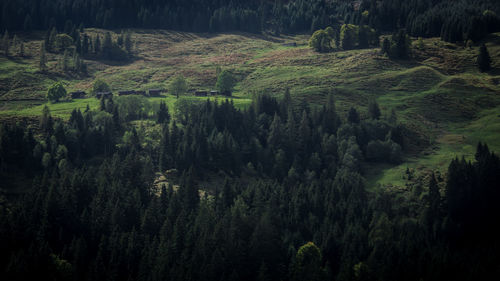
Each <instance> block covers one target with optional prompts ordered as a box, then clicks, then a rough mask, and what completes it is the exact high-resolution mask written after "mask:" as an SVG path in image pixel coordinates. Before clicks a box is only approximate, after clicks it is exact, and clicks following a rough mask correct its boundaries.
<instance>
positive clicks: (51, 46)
mask: <svg viewBox="0 0 500 281" xmlns="http://www.w3.org/2000/svg"><path fill="white" fill-rule="evenodd" d="M56 36H57V30H56V28H55V27H53V28H52V31H50V37H49V45H48V46H47V48H48V50H50V51H54V48H55V44H56Z"/></svg>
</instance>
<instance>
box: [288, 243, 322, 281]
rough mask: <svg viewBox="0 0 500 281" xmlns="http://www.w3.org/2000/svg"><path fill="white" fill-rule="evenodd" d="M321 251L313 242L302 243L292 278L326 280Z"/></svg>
mask: <svg viewBox="0 0 500 281" xmlns="http://www.w3.org/2000/svg"><path fill="white" fill-rule="evenodd" d="M321 259H322V257H321V251H320V250H319V248H318V247H317V246H316V245H315V244H314V243H313V242H308V243H306V244H304V245H302V246H301V247H300V248H299V250H298V251H297V254H296V256H295V262H294V265H293V273H292V278H291V279H292V280H310V281H319V280H324V277H325V276H324V271H323V269H322V268H321Z"/></svg>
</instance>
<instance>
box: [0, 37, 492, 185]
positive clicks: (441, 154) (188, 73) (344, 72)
mask: <svg viewBox="0 0 500 281" xmlns="http://www.w3.org/2000/svg"><path fill="white" fill-rule="evenodd" d="M86 32H87V33H90V34H92V33H97V32H99V33H101V32H103V30H97V29H88V30H86ZM41 36H42V34H20V35H18V37H19V38H20V39H21V40H23V41H24V42H25V43H26V50H27V53H28V54H29V55H30V56H28V57H26V58H19V57H16V56H13V57H10V58H8V59H7V58H5V57H3V56H2V57H0V118H10V117H12V116H16V117H34V116H37V115H39V114H40V112H41V109H42V107H43V104H45V100H44V96H45V92H46V89H47V87H48V86H49V85H50V84H52V83H53V82H54V81H62V82H63V83H64V84H65V85H66V88H67V90H68V91H73V90H85V91H87V92H88V91H89V90H90V88H91V85H92V82H93V81H94V79H96V78H100V79H103V80H105V81H107V82H108V83H109V84H110V85H111V87H112V89H113V90H114V91H119V90H127V89H142V90H146V89H149V88H165V87H166V85H167V84H168V82H169V81H170V79H172V77H173V76H175V75H176V74H179V73H181V74H183V75H184V76H185V77H187V79H188V82H189V87H190V89H191V90H194V89H207V90H208V89H212V88H213V87H214V85H215V81H216V75H215V72H216V67H217V66H220V67H222V68H223V69H228V70H231V71H232V72H233V73H234V74H235V76H236V77H237V80H238V83H237V85H236V88H235V93H234V96H235V100H234V102H235V104H237V105H238V106H242V107H244V106H245V105H246V104H248V103H249V102H250V100H251V95H252V94H253V93H262V92H267V93H271V94H273V95H282V94H283V92H284V90H285V89H286V88H290V91H291V94H292V96H293V98H294V100H295V101H297V102H300V101H301V100H302V99H306V100H307V101H309V102H313V103H316V104H321V103H323V102H324V101H325V99H326V95H327V94H328V93H330V92H333V93H334V95H335V98H336V101H337V106H338V108H339V111H340V112H342V113H345V112H346V111H347V110H348V109H349V107H350V106H356V107H358V108H359V111H360V112H361V115H362V117H363V116H365V115H366V113H365V112H366V105H367V103H368V100H369V99H370V98H376V99H377V101H378V102H379V104H380V106H381V109H382V111H383V114H388V113H389V112H390V110H391V109H395V110H396V112H397V115H398V120H399V121H400V122H401V123H403V124H404V125H405V126H406V127H407V128H409V129H410V130H411V131H412V132H414V137H412V138H410V141H411V143H412V146H411V147H412V149H410V150H409V153H408V158H407V159H406V160H407V161H406V162H405V163H404V164H402V165H398V166H390V165H381V166H377V167H373V169H370V170H371V173H370V174H369V175H367V177H368V180H369V183H370V185H372V186H376V185H378V184H381V185H388V184H393V185H399V186H404V184H405V180H404V179H403V178H402V174H403V173H404V171H405V170H406V168H410V169H413V170H416V171H425V170H427V169H431V168H432V169H440V170H442V171H445V169H446V167H447V164H448V163H449V160H450V159H452V158H453V157H455V156H460V155H462V154H465V155H468V156H469V157H471V156H472V152H473V151H474V147H475V144H476V143H477V142H478V141H484V142H487V143H488V145H489V146H490V148H491V149H492V150H494V151H497V152H498V151H500V34H493V35H491V36H490V37H489V38H487V40H486V43H487V46H488V48H489V51H490V55H491V57H492V59H493V70H492V71H491V72H490V73H480V72H478V70H477V68H476V66H475V58H476V56H477V53H478V48H477V47H472V48H465V47H462V46H458V45H454V44H449V43H444V42H442V41H440V40H439V39H436V38H432V39H425V40H424V46H423V48H422V46H420V47H417V44H416V43H414V48H413V54H412V56H413V59H412V60H410V61H394V60H389V59H388V58H387V57H385V56H383V55H381V54H380V52H379V50H378V49H365V50H352V51H343V52H334V53H327V54H320V53H316V52H314V51H312V50H311V49H310V48H309V47H308V46H307V40H308V36H307V35H297V36H288V37H287V36H282V37H272V36H257V35H249V34H194V33H179V32H170V31H161V30H155V31H151V30H135V31H134V32H133V35H132V39H133V41H134V42H135V46H134V56H135V58H134V60H132V61H131V62H129V63H125V64H116V63H109V62H101V61H86V63H87V64H88V68H89V75H88V76H81V75H77V74H65V73H62V72H61V71H59V70H58V61H59V60H60V55H55V54H49V56H48V59H49V63H48V65H49V72H48V73H40V72H39V71H38V70H37V67H36V65H37V63H38V56H39V54H38V52H39V44H40V42H41V39H42V38H41ZM288 42H296V43H297V47H290V46H285V45H284V43H288ZM159 99H160V98H157V99H152V101H153V102H158V101H159ZM162 99H164V100H165V101H166V102H167V104H169V105H172V104H173V103H174V102H175V98H174V97H172V96H167V97H164V98H162ZM191 99H204V98H195V97H191ZM87 104H88V105H89V106H90V107H96V106H97V105H98V102H97V100H95V99H93V98H89V99H84V100H75V101H72V102H66V103H59V104H50V105H49V107H50V108H51V110H52V111H53V113H54V114H55V115H56V116H58V117H62V118H64V117H67V116H68V114H69V112H71V110H72V109H73V108H75V107H79V108H85V107H86V106H87Z"/></svg>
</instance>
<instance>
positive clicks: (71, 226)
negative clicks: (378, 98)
mask: <svg viewBox="0 0 500 281" xmlns="http://www.w3.org/2000/svg"><path fill="white" fill-rule="evenodd" d="M158 117H159V119H158V120H157V122H158V123H159V125H157V130H156V131H148V130H147V129H146V128H144V127H139V128H136V127H131V126H129V125H127V124H128V123H127V121H130V120H133V119H136V118H140V117H139V116H137V117H134V116H130V115H127V114H126V112H124V110H123V109H121V106H120V102H119V101H117V102H113V100H112V99H110V100H108V101H104V100H103V102H102V105H101V108H100V109H99V110H95V111H94V110H88V111H85V112H81V111H79V110H75V111H73V112H72V114H71V117H70V119H69V121H68V122H67V123H66V122H61V121H59V120H55V119H54V118H52V116H51V113H50V111H49V110H45V111H44V113H43V115H42V116H41V117H40V123H39V127H38V130H39V133H40V134H41V136H42V137H41V138H39V139H35V138H34V133H35V132H34V131H33V130H32V129H30V128H27V127H26V126H23V125H22V124H18V125H15V126H12V125H6V126H2V130H1V132H0V137H1V138H0V139H1V143H0V160H1V162H0V164H1V165H0V167H1V176H2V181H5V180H9V179H10V178H11V177H10V176H9V175H11V174H12V173H20V174H19V176H24V177H26V178H33V184H32V188H31V189H30V190H29V191H27V192H26V193H25V194H23V195H22V196H21V197H20V198H19V200H16V201H14V202H10V203H8V204H3V205H2V209H1V212H0V214H1V217H0V224H1V228H0V229H1V233H0V235H1V237H0V238H1V239H0V241H1V244H0V245H1V247H2V249H1V251H0V252H1V255H0V260H1V264H2V268H1V270H2V276H4V277H5V278H6V279H5V280H30V279H34V278H39V277H40V276H42V277H44V278H46V279H47V280H201V279H204V280H438V279H439V280H471V279H477V280H488V279H489V278H490V277H491V276H492V275H491V274H498V267H497V265H498V261H499V259H498V253H499V250H500V248H499V244H498V235H499V234H500V233H498V228H497V227H496V222H497V221H498V219H499V217H500V208H499V205H498V204H497V202H496V201H497V198H498V197H499V195H500V194H499V192H500V190H499V189H498V187H499V186H500V162H499V158H498V156H497V155H495V154H494V153H491V152H490V151H489V149H488V147H487V145H485V144H481V143H480V144H478V146H477V152H476V156H475V160H474V161H472V162H471V161H465V160H464V159H456V160H453V161H452V162H451V163H450V164H449V168H448V173H447V176H446V178H442V177H441V175H435V174H430V175H429V176H428V177H427V178H425V179H422V182H421V184H418V185H415V186H412V187H411V190H412V191H411V192H409V193H406V194H403V195H404V196H400V195H399V194H398V193H394V192H380V193H376V194H373V193H370V192H369V191H367V189H366V185H365V181H364V177H363V173H364V172H365V171H364V170H363V168H362V166H361V165H360V164H361V161H364V160H365V159H366V160H368V161H390V162H398V161H401V149H402V147H401V145H404V139H405V132H404V130H401V128H399V127H398V126H397V123H395V122H394V120H393V118H394V116H392V118H387V120H385V119H382V118H380V116H379V115H377V114H375V115H371V118H368V119H365V120H362V121H360V119H359V113H358V112H356V110H355V109H352V110H351V111H350V112H349V116H340V115H339V114H338V113H337V111H336V108H335V105H334V102H333V98H332V97H331V96H330V98H329V100H328V102H327V103H326V105H324V106H323V107H320V108H310V107H309V105H308V104H307V103H302V104H300V105H293V104H292V103H291V99H290V96H289V95H287V94H285V98H284V99H283V100H280V101H277V100H276V99H275V98H272V97H270V96H266V95H264V96H259V97H258V98H257V99H255V100H254V102H253V103H252V104H251V106H250V107H249V108H248V109H246V110H243V111H241V110H237V109H236V108H235V107H234V105H233V104H232V103H231V102H229V101H224V102H221V103H220V104H219V103H216V102H210V101H206V102H200V103H193V104H190V105H185V106H183V107H182V109H181V110H178V111H177V112H176V113H175V116H171V113H169V112H168V109H166V107H161V109H160V110H159V112H158ZM172 117H175V120H173V121H172V120H170V119H171V118H172ZM154 136H156V139H158V140H159V141H158V142H154V141H152V139H153V140H154ZM174 169H175V170H174ZM157 170H169V171H170V172H169V174H172V176H175V175H174V174H177V177H178V178H179V185H176V186H173V185H170V184H168V183H167V184H161V185H154V184H153V180H154V178H155V177H154V176H155V171H157ZM213 174H218V175H223V176H224V178H225V179H224V181H223V182H220V183H219V184H214V185H213V186H210V187H208V188H206V189H205V190H203V191H201V190H199V189H198V187H197V185H196V184H195V183H196V182H198V181H200V180H204V179H205V180H206V179H208V178H210V177H211V175H213ZM305 241H311V242H310V243H305Z"/></svg>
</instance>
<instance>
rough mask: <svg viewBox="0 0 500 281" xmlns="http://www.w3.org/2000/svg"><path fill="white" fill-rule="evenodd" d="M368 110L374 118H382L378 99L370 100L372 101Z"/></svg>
mask: <svg viewBox="0 0 500 281" xmlns="http://www.w3.org/2000/svg"><path fill="white" fill-rule="evenodd" d="M368 112H369V113H370V117H371V118H372V119H375V120H378V119H379V118H380V108H379V106H378V103H377V101H375V100H372V101H370V103H369V104H368Z"/></svg>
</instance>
